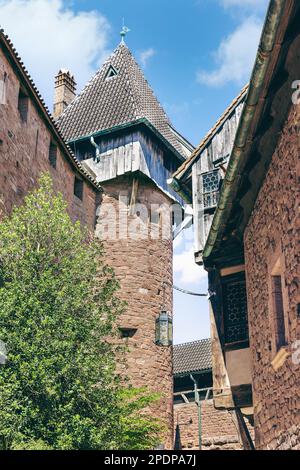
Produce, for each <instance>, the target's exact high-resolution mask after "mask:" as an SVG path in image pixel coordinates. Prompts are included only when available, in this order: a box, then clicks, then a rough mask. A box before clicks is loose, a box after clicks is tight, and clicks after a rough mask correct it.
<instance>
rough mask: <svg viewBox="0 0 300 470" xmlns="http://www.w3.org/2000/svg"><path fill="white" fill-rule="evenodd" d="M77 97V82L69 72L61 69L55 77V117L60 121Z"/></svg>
mask: <svg viewBox="0 0 300 470" xmlns="http://www.w3.org/2000/svg"><path fill="white" fill-rule="evenodd" d="M75 96H76V82H75V80H74V75H72V74H71V72H70V71H69V70H66V69H61V70H60V71H59V72H58V74H57V76H56V77H55V88H54V106H53V117H54V119H58V118H59V116H60V115H61V114H62V113H63V112H64V110H65V109H66V107H67V106H69V104H70V103H71V102H72V101H73V99H74V98H75Z"/></svg>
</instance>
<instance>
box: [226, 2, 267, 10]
mask: <svg viewBox="0 0 300 470" xmlns="http://www.w3.org/2000/svg"><path fill="white" fill-rule="evenodd" d="M268 2H269V0H221V3H222V5H223V6H224V7H225V8H231V7H239V8H243V9H246V8H251V9H252V11H253V10H254V9H256V10H265V9H266V6H267V4H268Z"/></svg>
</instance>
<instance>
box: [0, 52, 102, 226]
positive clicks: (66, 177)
mask: <svg viewBox="0 0 300 470" xmlns="http://www.w3.org/2000/svg"><path fill="white" fill-rule="evenodd" d="M5 74H6V75H5ZM4 76H6V80H5V93H3V94H2V96H1V100H0V101H1V103H0V216H1V214H2V215H3V214H5V213H9V212H10V211H11V209H12V208H13V206H14V205H20V204H21V203H22V201H23V199H24V196H25V195H26V194H27V193H28V191H31V190H32V189H33V188H34V187H35V186H36V184H37V181H38V178H39V177H40V175H41V174H42V173H44V172H46V171H47V172H50V174H51V176H52V178H53V183H54V187H55V190H57V191H60V192H61V193H62V194H63V196H64V198H65V200H66V201H67V203H68V211H69V213H70V215H71V217H72V219H73V220H80V221H81V222H82V223H83V224H85V225H87V226H88V227H89V228H90V229H91V230H93V229H94V227H95V214H96V202H97V197H98V194H97V193H98V192H97V190H95V189H94V188H93V187H92V186H91V185H90V184H89V183H87V182H84V184H83V199H82V201H81V200H80V199H79V198H77V197H76V196H74V177H75V174H76V169H75V167H74V166H73V165H72V164H71V163H70V162H69V160H68V157H67V156H66V155H65V154H64V153H63V151H62V148H60V146H59V145H58V151H57V164H56V169H55V168H53V167H52V166H51V165H50V163H49V147H50V142H51V140H52V138H53V136H52V135H51V132H50V131H49V129H48V127H47V125H46V123H45V120H44V119H43V118H42V116H41V114H40V112H38V110H37V108H36V107H35V105H34V102H33V101H32V100H31V99H29V103H28V113H27V121H26V122H23V120H22V119H21V116H20V113H19V110H18V96H19V89H20V82H19V79H18V77H17V75H16V74H15V72H14V70H13V69H12V67H11V65H10V63H9V62H8V60H7V58H6V56H5V55H4V53H3V51H2V50H1V49H0V80H1V81H2V83H3V79H4Z"/></svg>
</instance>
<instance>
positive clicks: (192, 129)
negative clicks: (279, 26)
mask: <svg viewBox="0 0 300 470" xmlns="http://www.w3.org/2000/svg"><path fill="white" fill-rule="evenodd" d="M267 4H268V1H267V0H76V1H64V0H0V24H1V26H2V27H4V28H5V30H6V32H7V33H8V34H9V35H10V37H11V39H12V40H13V42H14V44H15V46H16V48H17V50H18V52H19V53H20V55H21V56H22V58H23V60H24V62H25V64H26V67H27V68H28V70H29V72H30V73H31V75H32V77H33V78H34V81H35V82H36V84H37V86H38V88H39V89H40V91H41V93H42V96H43V97H44V98H45V100H46V102H47V104H48V106H49V108H51V107H52V95H53V79H54V75H55V73H56V72H57V71H58V69H59V68H60V67H67V68H70V69H71V70H72V72H73V73H74V75H75V78H76V80H77V82H78V88H79V89H80V88H81V87H82V86H83V85H84V84H85V82H86V81H87V80H88V79H89V78H90V77H91V75H92V74H93V73H94V72H95V71H96V70H97V68H98V67H99V66H100V65H101V63H102V62H103V60H104V59H105V58H106V57H107V55H108V54H109V53H110V52H111V51H112V50H113V49H114V48H115V47H116V46H117V45H118V43H119V41H120V36H119V32H120V29H121V26H122V19H123V18H125V23H126V25H127V26H128V27H129V28H130V29H131V32H130V33H129V34H128V36H127V38H126V42H127V44H128V46H129V47H130V49H131V50H132V52H133V53H134V55H135V57H136V59H137V60H138V61H139V62H140V64H141V66H142V67H143V69H144V72H145V75H146V77H147V79H148V80H149V82H150V84H151V86H152V88H153V89H154V91H155V93H156V95H157V96H158V98H159V100H160V102H161V104H162V105H163V106H164V108H165V109H166V111H167V113H168V115H169V116H170V118H171V120H172V122H173V124H174V125H175V127H176V128H177V129H178V131H180V132H181V133H182V134H183V135H184V136H185V137H186V138H187V139H189V140H190V141H191V142H192V143H193V144H194V145H196V144H198V143H199V142H200V140H201V139H202V138H203V137H204V135H205V133H206V132H207V131H208V130H209V129H210V128H211V127H212V126H213V124H214V123H215V121H216V120H217V119H218V117H219V116H220V114H221V113H222V112H223V111H224V109H225V108H226V106H227V105H228V104H229V103H230V102H231V101H232V99H233V98H234V97H235V96H236V95H237V93H238V92H239V91H240V89H241V87H242V86H243V85H244V84H245V83H246V82H247V81H248V80H249V77H250V73H251V69H252V66H253V63H254V58H255V54H256V50H257V44H258V40H259V36H260V33H261V29H262V24H263V20H264V17H265V13H266V8H267ZM174 266H175V272H174V274H175V283H176V284H177V285H179V286H180V287H183V288H188V289H190V290H195V291H198V292H203V291H206V289H207V280H206V277H205V273H204V272H203V270H202V269H201V268H198V267H197V266H195V265H194V263H193V241H192V233H191V230H190V231H189V232H188V233H187V234H186V235H185V237H181V238H180V239H179V240H177V241H176V243H175V257H174ZM174 300H175V305H174V315H175V321H174V323H175V342H176V343H179V342H185V341H191V340H195V339H200V338H205V337H207V336H209V321H208V302H207V300H205V299H204V300H203V299H199V298H193V297H188V296H185V295H183V294H180V293H175V298H174Z"/></svg>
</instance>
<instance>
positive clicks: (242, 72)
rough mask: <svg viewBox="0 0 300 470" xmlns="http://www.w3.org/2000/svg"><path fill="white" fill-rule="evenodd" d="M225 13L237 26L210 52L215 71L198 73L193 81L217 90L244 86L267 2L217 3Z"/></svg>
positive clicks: (234, 0)
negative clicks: (232, 84) (235, 19)
mask: <svg viewBox="0 0 300 470" xmlns="http://www.w3.org/2000/svg"><path fill="white" fill-rule="evenodd" d="M220 3H221V5H222V6H223V7H224V8H226V9H228V10H229V12H232V13H234V14H235V15H236V14H238V17H239V24H238V25H237V27H236V29H235V30H234V31H233V32H232V33H231V34H229V35H228V36H227V37H225V38H224V39H223V40H222V41H221V43H220V45H219V47H218V49H217V50H216V51H214V52H213V57H214V61H215V68H214V69H213V70H210V71H208V70H200V71H198V73H197V81H198V82H199V83H201V84H204V85H207V86H212V87H220V86H223V85H225V84H227V83H230V82H233V83H235V84H237V85H239V86H242V85H244V84H245V83H246V82H247V81H248V80H249V78H250V75H251V71H252V68H253V65H254V61H255V57H256V53H257V49H258V44H259V40H260V37H261V32H262V27H263V21H264V16H265V12H266V7H267V4H268V0H220Z"/></svg>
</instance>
